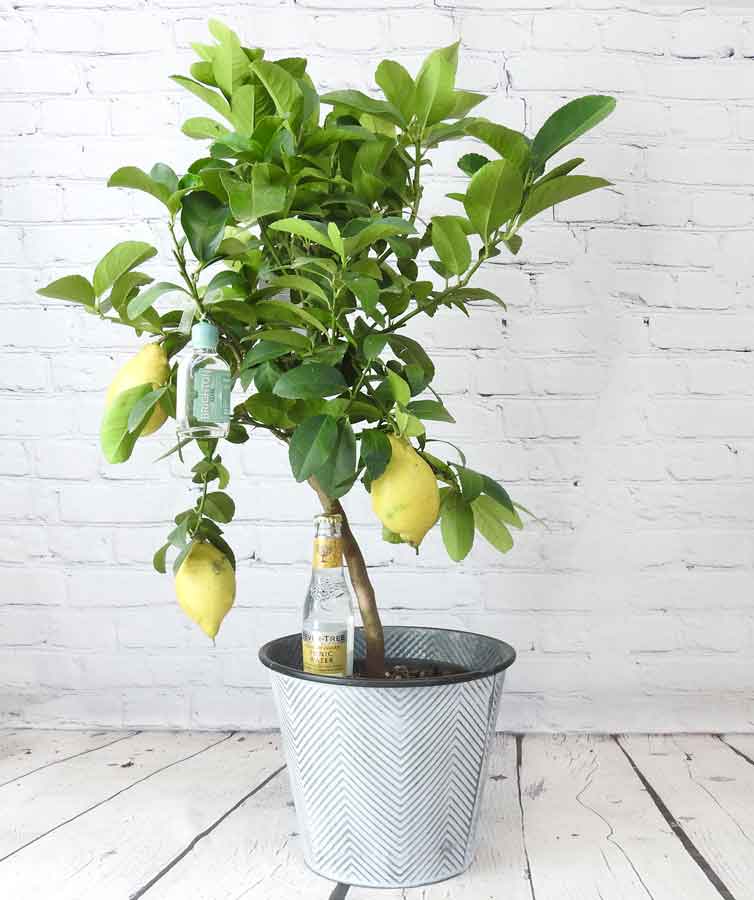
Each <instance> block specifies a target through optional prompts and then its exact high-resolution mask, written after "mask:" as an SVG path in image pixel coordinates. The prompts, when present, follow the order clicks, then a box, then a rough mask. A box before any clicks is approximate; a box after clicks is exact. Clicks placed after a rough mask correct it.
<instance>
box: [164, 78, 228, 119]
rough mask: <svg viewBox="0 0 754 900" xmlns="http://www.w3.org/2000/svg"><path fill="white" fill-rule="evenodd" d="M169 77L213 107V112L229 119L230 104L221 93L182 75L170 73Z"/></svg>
mask: <svg viewBox="0 0 754 900" xmlns="http://www.w3.org/2000/svg"><path fill="white" fill-rule="evenodd" d="M171 78H172V79H173V81H174V82H175V83H176V84H180V86H181V87H183V88H185V89H186V90H187V91H190V92H191V93H192V94H193V95H194V96H195V97H198V98H199V99H200V100H203V101H204V102H205V103H208V104H209V105H210V106H211V107H212V109H214V111H215V112H217V113H220V115H221V116H223V118H225V119H227V120H228V121H231V115H232V113H231V110H230V105H229V104H228V101H227V100H226V99H225V97H223V95H222V94H219V93H218V92H217V91H214V90H212V88H209V87H206V86H205V85H203V84H199V82H198V81H193V80H192V79H191V78H186V77H185V76H184V75H171Z"/></svg>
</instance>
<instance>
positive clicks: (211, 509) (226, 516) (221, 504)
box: [204, 491, 236, 524]
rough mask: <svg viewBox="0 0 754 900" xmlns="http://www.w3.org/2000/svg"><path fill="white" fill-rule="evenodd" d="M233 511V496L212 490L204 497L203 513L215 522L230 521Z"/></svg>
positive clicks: (234, 508) (234, 506)
mask: <svg viewBox="0 0 754 900" xmlns="http://www.w3.org/2000/svg"><path fill="white" fill-rule="evenodd" d="M235 513H236V504H235V503H234V502H233V498H232V497H230V496H229V495H228V494H226V493H224V492H223V491H212V492H211V493H209V494H207V496H206V497H205V498H204V515H205V516H209V518H210V519H214V521H215V522H222V523H223V524H225V523H226V522H230V520H231V519H232V518H233V516H234V515H235Z"/></svg>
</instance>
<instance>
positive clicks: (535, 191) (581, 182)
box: [517, 175, 610, 227]
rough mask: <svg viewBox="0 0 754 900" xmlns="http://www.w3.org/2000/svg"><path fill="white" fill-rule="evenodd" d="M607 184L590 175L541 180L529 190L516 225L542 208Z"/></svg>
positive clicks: (602, 179)
mask: <svg viewBox="0 0 754 900" xmlns="http://www.w3.org/2000/svg"><path fill="white" fill-rule="evenodd" d="M609 186H610V182H609V181H607V180H605V179H604V178H594V177H592V176H590V175H562V176H561V177H560V178H552V179H550V180H549V181H542V182H540V183H539V184H537V185H535V186H534V187H533V188H532V189H531V191H530V192H529V196H528V197H527V198H526V203H525V204H524V208H523V209H522V210H521V215H520V217H519V219H518V226H520V225H523V223H524V222H528V221H529V219H531V218H533V217H534V216H536V215H537V214H538V213H541V212H542V210H545V209H549V208H550V207H551V206H555V204H556V203H562V202H563V201H564V200H570V199H572V198H573V197H578V196H580V195H581V194H587V193H589V191H596V190H597V189H598V188H602V187H609ZM518 226H517V227H518Z"/></svg>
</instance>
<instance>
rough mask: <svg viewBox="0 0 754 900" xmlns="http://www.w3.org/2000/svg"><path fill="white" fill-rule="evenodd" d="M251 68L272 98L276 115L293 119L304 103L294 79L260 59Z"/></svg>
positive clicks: (270, 63)
mask: <svg viewBox="0 0 754 900" xmlns="http://www.w3.org/2000/svg"><path fill="white" fill-rule="evenodd" d="M251 68H252V70H253V71H254V74H255V75H256V76H257V77H258V78H259V80H260V81H261V82H262V84H263V85H264V87H265V89H266V91H267V93H268V94H269V95H270V97H271V98H272V102H273V103H274V104H275V110H276V111H277V114H278V115H279V116H281V117H283V118H286V117H288V118H290V119H295V118H296V116H297V115H298V114H299V113H300V112H301V107H302V105H303V102H304V97H303V94H302V92H301V88H300V87H299V85H298V82H297V81H296V79H295V78H294V77H293V76H292V75H291V74H290V73H289V72H287V71H286V70H285V69H284V68H283V67H282V66H280V65H278V64H277V63H273V62H267V61H266V60H262V59H260V60H257V61H256V62H254V63H252V66H251Z"/></svg>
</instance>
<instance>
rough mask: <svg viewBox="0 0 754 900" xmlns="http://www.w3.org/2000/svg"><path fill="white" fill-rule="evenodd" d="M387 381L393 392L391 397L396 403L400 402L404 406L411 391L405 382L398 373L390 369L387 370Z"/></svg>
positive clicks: (409, 397)
mask: <svg viewBox="0 0 754 900" xmlns="http://www.w3.org/2000/svg"><path fill="white" fill-rule="evenodd" d="M387 382H388V384H389V385H390V390H391V392H392V394H393V399H394V400H395V402H396V403H400V404H401V405H402V406H405V405H406V404H407V403H408V401H409V400H410V399H411V391H410V389H409V386H408V385H407V384H406V382H405V381H404V380H403V379H402V378H401V376H400V375H398V374H397V373H396V372H393V370H392V369H388V370H387Z"/></svg>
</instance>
